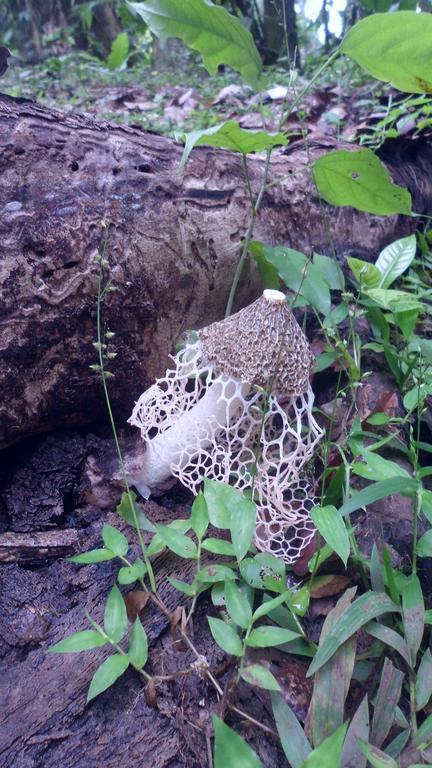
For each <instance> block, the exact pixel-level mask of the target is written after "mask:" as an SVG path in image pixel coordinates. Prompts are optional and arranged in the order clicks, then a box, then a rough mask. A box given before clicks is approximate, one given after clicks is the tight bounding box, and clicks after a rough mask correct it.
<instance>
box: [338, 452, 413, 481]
mask: <svg viewBox="0 0 432 768" xmlns="http://www.w3.org/2000/svg"><path fill="white" fill-rule="evenodd" d="M362 458H363V461H362V462H360V461H356V462H354V464H353V467H352V471H353V472H354V474H355V475H360V477H365V478H366V479H367V480H377V481H378V480H389V479H390V478H391V477H409V476H410V475H409V474H408V472H407V471H406V469H404V468H403V467H400V466H399V464H396V462H395V461H389V459H384V458H383V457H382V456H380V455H379V454H378V453H375V452H374V451H368V450H362Z"/></svg>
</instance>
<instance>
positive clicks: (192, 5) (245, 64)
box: [127, 0, 261, 85]
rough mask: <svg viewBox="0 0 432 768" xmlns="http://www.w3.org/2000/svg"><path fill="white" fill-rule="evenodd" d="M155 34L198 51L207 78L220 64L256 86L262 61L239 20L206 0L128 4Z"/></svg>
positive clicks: (167, 0) (163, 0)
mask: <svg viewBox="0 0 432 768" xmlns="http://www.w3.org/2000/svg"><path fill="white" fill-rule="evenodd" d="M127 7H128V9H129V10H130V11H131V12H132V13H133V14H138V15H139V16H140V17H141V18H142V19H143V21H145V23H146V24H148V26H149V27H150V29H151V31H152V32H153V34H154V35H156V36H157V37H159V38H160V39H161V41H162V42H163V41H164V40H166V39H167V38H169V37H179V38H180V39H181V40H183V42H184V43H185V44H186V45H187V46H188V47H189V48H192V49H193V50H194V51H199V53H201V54H202V57H203V64H204V66H205V68H206V69H207V71H208V72H209V74H210V75H214V74H216V72H217V68H218V66H219V65H220V64H227V65H228V66H229V67H231V68H232V69H234V70H235V71H236V72H240V73H241V74H242V75H243V77H244V78H245V80H247V81H248V82H249V83H251V85H255V84H256V82H257V80H258V76H259V74H260V72H261V59H260V56H259V53H258V51H257V49H256V47H255V43H254V41H253V37H252V35H251V33H250V32H249V30H247V29H246V28H245V27H244V26H243V25H242V24H241V22H240V20H239V19H237V18H235V17H234V16H231V15H230V14H229V13H227V11H226V10H225V8H221V7H218V6H215V5H213V3H211V2H209V0H182V2H180V3H179V2H178V0H146V2H145V3H136V2H129V1H128V2H127Z"/></svg>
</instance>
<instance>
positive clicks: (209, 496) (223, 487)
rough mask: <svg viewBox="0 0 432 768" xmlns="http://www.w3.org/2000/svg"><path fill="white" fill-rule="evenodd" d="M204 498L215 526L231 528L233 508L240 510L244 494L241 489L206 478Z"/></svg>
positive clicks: (210, 518)
mask: <svg viewBox="0 0 432 768" xmlns="http://www.w3.org/2000/svg"><path fill="white" fill-rule="evenodd" d="M204 498H205V500H206V504H207V510H208V516H209V520H210V522H211V524H212V525H214V526H215V528H222V529H229V527H230V525H231V510H240V509H241V506H242V503H243V500H244V498H245V497H244V496H243V494H242V493H241V491H238V490H237V489H236V488H232V486H231V485H228V484H227V483H220V482H218V481H217V480H210V479H209V478H207V477H206V478H205V480H204Z"/></svg>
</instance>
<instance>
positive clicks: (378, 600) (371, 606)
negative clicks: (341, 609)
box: [307, 592, 399, 677]
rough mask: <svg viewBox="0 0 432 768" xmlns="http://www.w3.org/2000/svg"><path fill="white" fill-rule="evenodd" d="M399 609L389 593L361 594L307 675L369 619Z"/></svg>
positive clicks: (326, 641)
mask: <svg viewBox="0 0 432 768" xmlns="http://www.w3.org/2000/svg"><path fill="white" fill-rule="evenodd" d="M398 610H399V609H398V606H397V605H396V604H395V603H394V602H393V601H392V600H390V598H389V597H388V596H387V595H384V594H382V593H378V594H376V593H375V592H366V593H365V594H364V595H361V597H359V598H357V600H355V601H354V603H353V604H352V605H350V606H349V607H348V608H347V610H346V611H345V613H344V614H343V615H342V616H341V617H340V619H339V621H338V623H337V625H336V626H335V627H334V628H333V629H332V631H331V632H330V634H329V635H328V636H327V637H326V638H325V640H324V642H323V644H322V645H321V644H320V646H319V648H318V651H317V653H316V656H315V658H314V660H313V662H312V664H311V665H310V667H309V670H308V673H307V676H308V677H310V676H311V675H313V674H314V673H315V672H316V671H317V670H318V669H320V668H321V667H322V666H323V664H325V663H326V662H327V661H328V660H329V659H330V658H331V657H332V656H333V654H334V653H336V651H337V649H338V648H339V647H340V646H341V645H342V643H344V642H345V641H346V640H348V638H349V637H351V636H352V635H353V634H354V633H355V632H357V631H358V630H359V629H360V628H361V627H363V626H364V625H365V624H367V623H368V622H369V621H371V620H372V619H376V618H377V616H381V615H382V614H383V613H389V612H394V611H398Z"/></svg>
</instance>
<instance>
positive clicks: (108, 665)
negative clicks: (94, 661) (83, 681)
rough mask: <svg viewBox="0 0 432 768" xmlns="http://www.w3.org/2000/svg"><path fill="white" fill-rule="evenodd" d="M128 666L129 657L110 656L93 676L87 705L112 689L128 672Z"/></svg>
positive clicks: (117, 654)
mask: <svg viewBox="0 0 432 768" xmlns="http://www.w3.org/2000/svg"><path fill="white" fill-rule="evenodd" d="M128 666H129V659H128V657H127V656H122V655H121V654H120V653H115V654H114V655H113V656H108V658H107V659H105V661H104V662H102V664H101V665H100V667H98V669H97V670H96V672H95V673H94V675H93V678H92V681H91V683H90V688H89V690H88V694H87V703H88V702H89V701H91V700H92V699H94V698H96V696H99V694H100V693H103V691H106V690H107V688H110V687H111V685H113V683H115V681H116V680H118V678H119V677H121V676H122V674H123V673H124V672H126V670H127V668H128Z"/></svg>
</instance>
